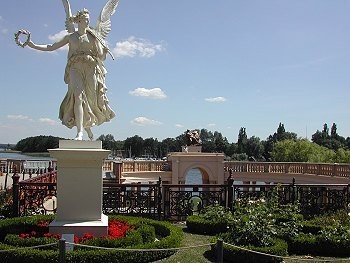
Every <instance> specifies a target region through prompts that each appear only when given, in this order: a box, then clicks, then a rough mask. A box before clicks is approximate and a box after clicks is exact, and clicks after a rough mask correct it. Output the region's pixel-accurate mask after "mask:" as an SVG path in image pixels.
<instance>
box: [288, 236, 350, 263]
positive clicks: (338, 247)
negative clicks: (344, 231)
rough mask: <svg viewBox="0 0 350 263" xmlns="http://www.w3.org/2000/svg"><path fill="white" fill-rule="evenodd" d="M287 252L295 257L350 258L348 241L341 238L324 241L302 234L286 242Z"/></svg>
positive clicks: (349, 243)
mask: <svg viewBox="0 0 350 263" xmlns="http://www.w3.org/2000/svg"><path fill="white" fill-rule="evenodd" d="M288 251H289V253H290V254H296V255H306V254H307V255H317V256H328V257H348V256H350V240H346V239H344V238H343V237H341V236H331V237H329V238H328V239H327V240H326V239H325V238H324V237H323V236H321V235H310V234H304V233H302V234H300V235H298V236H297V237H295V238H292V239H291V240H289V241H288Z"/></svg>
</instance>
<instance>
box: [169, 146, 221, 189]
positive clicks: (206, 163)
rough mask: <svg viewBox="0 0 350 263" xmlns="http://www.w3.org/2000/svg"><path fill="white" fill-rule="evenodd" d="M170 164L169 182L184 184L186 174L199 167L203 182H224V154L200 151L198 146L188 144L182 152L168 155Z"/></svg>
mask: <svg viewBox="0 0 350 263" xmlns="http://www.w3.org/2000/svg"><path fill="white" fill-rule="evenodd" d="M168 160H169V161H171V165H172V176H171V182H170V183H171V184H185V180H186V174H187V172H188V171H190V170H191V169H199V170H200V171H201V173H202V176H203V183H204V184H223V183H224V154H223V153H202V152H200V150H199V147H198V146H188V147H186V149H185V150H183V151H182V152H173V153H171V154H170V155H169V156H168Z"/></svg>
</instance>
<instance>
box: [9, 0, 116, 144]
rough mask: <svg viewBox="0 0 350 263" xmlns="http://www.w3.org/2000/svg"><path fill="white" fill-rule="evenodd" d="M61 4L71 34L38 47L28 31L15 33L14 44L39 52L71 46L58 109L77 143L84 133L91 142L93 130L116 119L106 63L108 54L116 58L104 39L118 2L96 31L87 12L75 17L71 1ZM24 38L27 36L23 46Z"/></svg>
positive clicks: (107, 7)
mask: <svg viewBox="0 0 350 263" xmlns="http://www.w3.org/2000/svg"><path fill="white" fill-rule="evenodd" d="M62 3H63V6H64V9H65V12H66V21H65V26H66V30H67V31H68V34H66V35H65V36H64V37H63V38H61V39H59V40H57V41H55V42H54V43H51V44H36V43H34V42H33V41H32V39H31V34H30V32H29V31H27V30H19V31H18V32H17V33H15V42H16V43H17V45H19V46H21V47H25V46H28V47H29V48H32V49H36V50H40V51H54V50H57V49H60V48H62V47H64V46H68V56H67V64H66V68H65V73H64V82H65V83H66V84H67V85H68V90H67V93H66V95H65V97H64V99H63V101H62V103H61V106H60V108H59V119H60V120H61V121H62V124H63V125H65V126H67V127H68V128H70V129H71V128H73V127H76V129H77V135H76V136H75V138H74V140H83V134H84V130H85V132H86V133H87V135H88V137H89V139H90V140H93V133H92V131H91V128H92V127H93V126H96V125H101V124H103V123H105V122H109V121H110V120H111V119H112V118H114V117H115V113H114V111H113V110H112V108H111V107H110V105H109V100H108V98H107V87H106V82H105V78H106V73H107V70H106V69H105V66H104V63H103V61H104V60H105V59H106V54H107V53H109V54H110V55H111V57H112V58H113V59H114V57H113V55H112V52H111V51H110V49H109V48H108V46H107V44H106V41H105V39H106V37H107V36H108V34H109V32H110V31H111V16H112V15H113V14H114V13H115V11H116V8H117V6H118V3H119V0H108V1H107V3H106V4H105V5H104V7H103V9H102V11H101V13H100V16H99V17H98V19H97V24H96V27H95V28H94V27H91V26H90V23H89V22H90V15H89V11H88V10H87V9H85V8H84V9H82V10H80V11H78V12H77V13H76V14H75V15H72V10H71V7H70V4H69V0H62ZM75 25H77V28H75ZM21 35H24V36H26V37H27V40H26V41H25V42H23V43H22V42H21V39H20V36H21Z"/></svg>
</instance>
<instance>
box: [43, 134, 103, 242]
mask: <svg viewBox="0 0 350 263" xmlns="http://www.w3.org/2000/svg"><path fill="white" fill-rule="evenodd" d="M49 152H50V155H51V157H53V158H56V159H57V167H58V168H57V213H56V219H55V220H54V221H53V222H52V223H51V224H50V226H49V228H50V232H51V233H62V234H75V235H78V236H82V235H83V234H84V233H85V232H88V233H91V234H93V235H95V236H104V235H107V233H108V218H107V216H104V215H103V214H102V184H103V181H102V167H103V162H104V159H105V158H106V157H107V156H108V154H109V151H107V150H103V149H102V143H101V142H100V141H72V140H61V141H60V142H59V148H58V149H51V150H49Z"/></svg>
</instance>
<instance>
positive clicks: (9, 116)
mask: <svg viewBox="0 0 350 263" xmlns="http://www.w3.org/2000/svg"><path fill="white" fill-rule="evenodd" d="M7 118H8V119H10V120H28V121H32V119H31V118H29V117H28V116H25V115H21V114H19V115H7Z"/></svg>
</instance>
